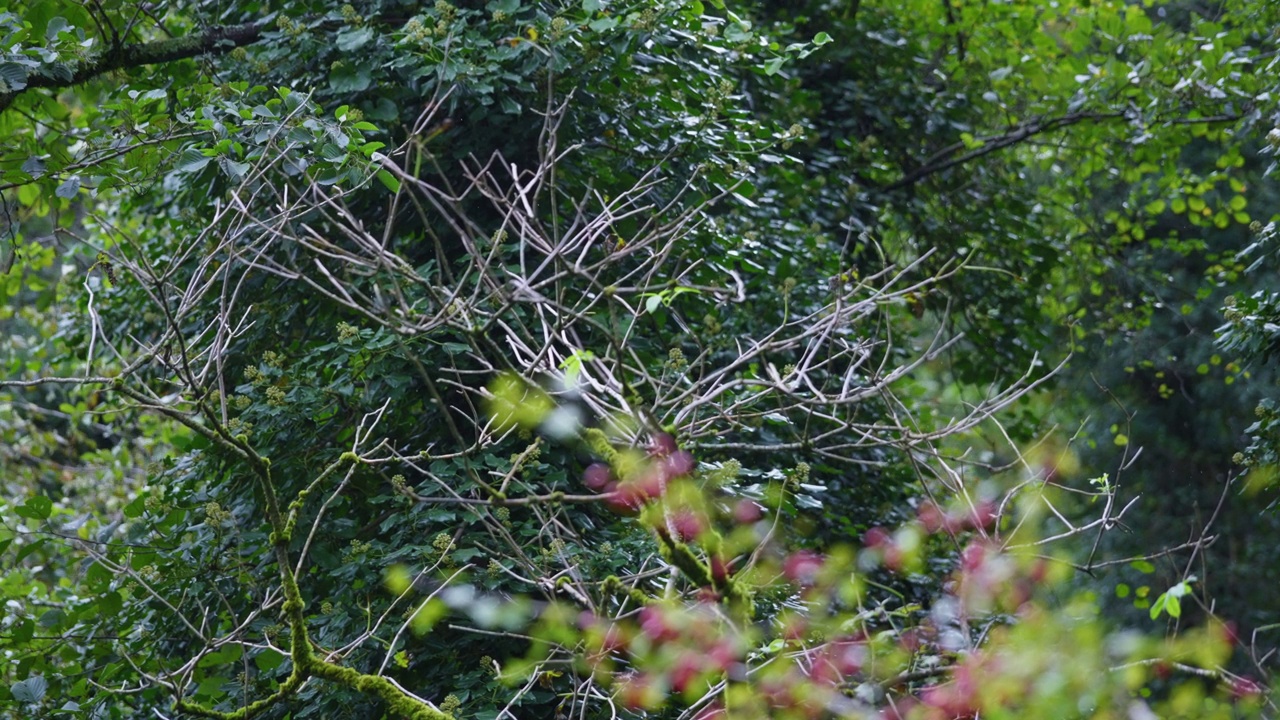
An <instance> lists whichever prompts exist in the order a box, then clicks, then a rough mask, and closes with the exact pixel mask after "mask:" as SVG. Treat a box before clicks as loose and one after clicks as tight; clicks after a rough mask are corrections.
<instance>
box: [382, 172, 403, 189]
mask: <svg viewBox="0 0 1280 720" xmlns="http://www.w3.org/2000/svg"><path fill="white" fill-rule="evenodd" d="M377 178H378V180H379V182H381V183H382V184H383V185H385V186H386V188H387V189H388V190H390V191H391V192H393V193H398V192H400V180H399V179H397V178H396V176H395V175H392V174H391V173H389V172H387V171H386V170H379V171H378V172H377Z"/></svg>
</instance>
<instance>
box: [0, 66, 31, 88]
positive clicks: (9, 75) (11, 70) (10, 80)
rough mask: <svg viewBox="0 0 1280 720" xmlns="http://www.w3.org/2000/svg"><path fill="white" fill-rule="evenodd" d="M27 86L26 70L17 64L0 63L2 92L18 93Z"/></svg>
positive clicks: (0, 86)
mask: <svg viewBox="0 0 1280 720" xmlns="http://www.w3.org/2000/svg"><path fill="white" fill-rule="evenodd" d="M26 86H27V70H26V68H24V67H22V66H21V65H19V64H17V63H11V62H10V63H0V92H16V91H18V90H21V89H23V88H25V87H26Z"/></svg>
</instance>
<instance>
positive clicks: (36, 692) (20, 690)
mask: <svg viewBox="0 0 1280 720" xmlns="http://www.w3.org/2000/svg"><path fill="white" fill-rule="evenodd" d="M48 689H49V681H48V680H45V679H44V678H43V677H41V676H39V675H32V676H31V677H29V678H27V679H26V680H23V681H21V682H16V683H14V684H13V685H10V686H9V692H11V693H13V699H14V700H17V701H18V702H20V703H37V702H40V701H41V700H42V699H44V693H45V691H46V690H48Z"/></svg>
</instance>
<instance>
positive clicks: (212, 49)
mask: <svg viewBox="0 0 1280 720" xmlns="http://www.w3.org/2000/svg"><path fill="white" fill-rule="evenodd" d="M264 27H265V26H264V25H262V24H260V23H248V24H245V25H231V26H216V27H211V28H207V29H206V30H205V31H204V32H201V33H197V34H194V35H184V36H182V37H178V38H172V39H168V40H157V41H155V42H149V43H142V44H138V45H124V46H121V47H118V48H110V49H108V50H107V51H106V52H104V53H102V54H100V55H98V56H97V57H95V58H94V59H93V60H91V61H90V62H88V63H86V64H85V65H84V66H82V67H81V68H80V69H79V70H77V71H76V72H75V73H73V74H72V76H71V79H70V80H65V79H62V78H56V77H50V76H48V75H31V76H29V77H28V78H27V84H26V86H25V87H24V88H22V89H21V90H15V91H13V92H7V93H0V112H4V111H5V110H7V109H8V108H9V106H10V105H12V104H13V101H14V100H16V99H17V97H18V96H19V95H20V94H22V93H23V92H26V91H27V90H31V89H34V88H64V87H72V86H74V85H79V84H81V83H85V82H88V81H89V80H92V79H93V78H95V77H98V76H99V75H103V74H105V73H109V72H113V71H115V70H129V69H133V68H139V67H144V66H146V65H158V64H160V63H167V62H173V61H175V60H184V59H186V58H192V57H198V56H200V55H210V54H220V53H224V52H227V51H228V50H231V49H233V48H237V47H240V46H242V45H251V44H253V43H255V42H257V41H258V40H260V39H261V38H262V31H263V28H264Z"/></svg>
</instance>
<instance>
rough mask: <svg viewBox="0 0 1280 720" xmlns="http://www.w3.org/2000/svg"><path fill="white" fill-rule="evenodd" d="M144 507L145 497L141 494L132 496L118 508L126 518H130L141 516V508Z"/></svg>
mask: <svg viewBox="0 0 1280 720" xmlns="http://www.w3.org/2000/svg"><path fill="white" fill-rule="evenodd" d="M145 509H146V498H145V497H143V496H142V495H139V496H138V497H136V498H134V499H133V501H132V502H130V503H129V504H128V505H125V506H124V507H123V508H121V509H120V511H121V512H122V513H124V516H125V517H126V518H129V519H130V520H132V519H134V518H137V517H141V516H142V512H143V510H145Z"/></svg>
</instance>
